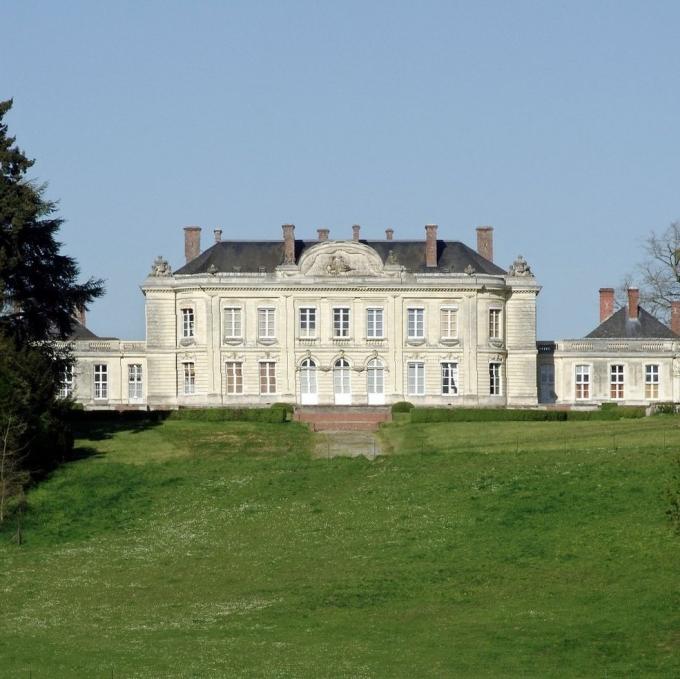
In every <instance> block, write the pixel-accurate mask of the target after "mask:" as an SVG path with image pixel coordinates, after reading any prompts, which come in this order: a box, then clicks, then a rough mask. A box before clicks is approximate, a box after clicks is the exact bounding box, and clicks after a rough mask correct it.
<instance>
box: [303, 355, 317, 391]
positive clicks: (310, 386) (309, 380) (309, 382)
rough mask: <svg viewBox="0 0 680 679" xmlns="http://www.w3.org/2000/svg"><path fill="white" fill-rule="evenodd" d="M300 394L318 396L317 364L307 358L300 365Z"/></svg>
mask: <svg viewBox="0 0 680 679" xmlns="http://www.w3.org/2000/svg"><path fill="white" fill-rule="evenodd" d="M300 392H301V393H302V394H316V392H317V386H316V363H315V362H314V361H313V360H312V359H311V358H306V359H305V360H304V361H302V363H301V364H300Z"/></svg>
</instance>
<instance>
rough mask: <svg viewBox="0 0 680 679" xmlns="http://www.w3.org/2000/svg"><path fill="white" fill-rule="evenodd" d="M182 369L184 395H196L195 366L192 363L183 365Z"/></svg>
mask: <svg viewBox="0 0 680 679" xmlns="http://www.w3.org/2000/svg"><path fill="white" fill-rule="evenodd" d="M182 366H183V367H184V393H185V394H187V395H188V394H195V393H196V366H195V364H194V363H183V364H182Z"/></svg>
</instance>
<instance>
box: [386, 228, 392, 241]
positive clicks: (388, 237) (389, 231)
mask: <svg viewBox="0 0 680 679" xmlns="http://www.w3.org/2000/svg"><path fill="white" fill-rule="evenodd" d="M393 239H394V229H385V240H393Z"/></svg>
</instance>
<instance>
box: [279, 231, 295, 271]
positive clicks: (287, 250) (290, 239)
mask: <svg viewBox="0 0 680 679" xmlns="http://www.w3.org/2000/svg"><path fill="white" fill-rule="evenodd" d="M281 228H282V229H283V263H284V264H295V224H284V225H283V226H282V227H281Z"/></svg>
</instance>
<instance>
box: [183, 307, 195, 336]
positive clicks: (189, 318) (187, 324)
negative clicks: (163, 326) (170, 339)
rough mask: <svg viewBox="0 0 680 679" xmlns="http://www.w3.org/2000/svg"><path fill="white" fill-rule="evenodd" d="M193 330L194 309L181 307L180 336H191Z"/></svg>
mask: <svg viewBox="0 0 680 679" xmlns="http://www.w3.org/2000/svg"><path fill="white" fill-rule="evenodd" d="M195 331H196V326H195V323H194V310H193V309H182V337H193V336H194V333H195Z"/></svg>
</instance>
